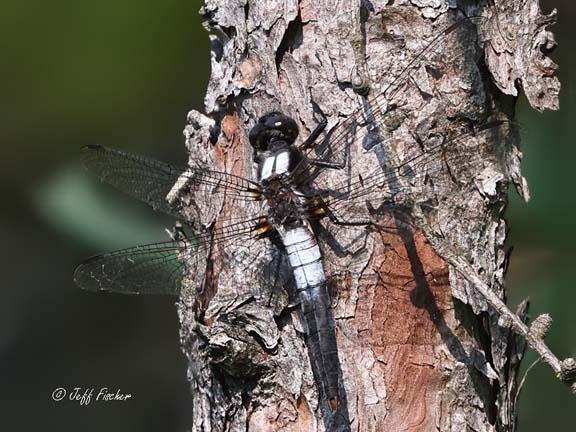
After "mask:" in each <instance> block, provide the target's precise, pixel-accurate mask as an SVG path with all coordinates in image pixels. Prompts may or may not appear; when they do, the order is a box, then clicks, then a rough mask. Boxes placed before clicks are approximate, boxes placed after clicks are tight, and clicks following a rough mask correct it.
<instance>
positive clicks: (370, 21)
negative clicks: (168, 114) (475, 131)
mask: <svg viewBox="0 0 576 432" xmlns="http://www.w3.org/2000/svg"><path fill="white" fill-rule="evenodd" d="M459 3H460V4H461V10H464V11H465V12H466V14H467V15H468V16H472V15H473V16H480V15H482V16H483V17H484V19H483V20H482V23H481V25H479V26H478V30H477V29H475V28H473V27H472V26H470V27H466V28H463V29H462V30H461V31H458V32H457V34H456V33H455V34H454V37H451V38H449V39H448V40H446V41H445V43H443V44H442V46H441V47H440V49H439V51H437V55H436V56H435V58H434V59H431V60H430V61H431V63H432V64H434V66H435V68H436V67H437V70H434V68H432V69H430V68H429V69H427V68H424V67H421V68H418V69H417V70H415V71H414V73H413V74H412V76H413V78H412V82H413V84H414V86H415V88H417V89H418V92H414V94H413V95H412V96H411V99H410V100H406V101H404V102H405V104H406V105H405V107H406V109H407V108H411V111H410V112H409V114H407V115H405V118H404V119H403V121H402V124H401V125H400V126H399V127H398V128H396V129H394V130H392V131H390V132H389V136H387V140H386V146H387V148H386V149H385V150H386V151H388V152H390V155H389V156H390V157H401V156H402V151H403V149H405V147H406V146H407V145H408V144H406V143H414V141H415V137H419V138H426V137H427V136H428V134H429V132H430V131H433V130H435V129H436V128H441V127H444V126H446V124H447V123H449V121H450V120H447V119H452V118H455V117H465V118H466V119H468V120H469V121H473V122H478V123H480V122H482V121H484V120H485V119H486V118H488V117H491V118H504V119H510V118H512V117H513V114H514V105H515V96H516V95H517V94H518V90H519V89H520V86H521V89H523V90H524V92H525V93H526V95H527V97H528V100H529V101H530V103H531V104H532V106H533V107H534V108H536V109H538V110H542V109H557V107H558V91H559V82H558V80H557V79H556V78H555V77H554V71H555V69H556V66H555V65H554V64H553V63H552V62H551V60H550V59H549V58H548V57H546V55H545V53H546V52H547V51H548V50H550V49H551V48H552V47H553V46H554V38H553V35H552V33H550V32H549V31H547V30H546V26H547V25H548V24H550V23H551V22H553V19H554V15H555V12H553V13H551V14H550V15H548V16H543V15H541V14H540V11H539V7H538V2H537V0H529V1H522V2H521V1H515V0H508V1H496V4H495V5H494V6H491V7H490V6H488V3H489V2H488V1H478V2H464V1H462V2H459ZM470 3H474V5H471V4H470ZM455 4H456V2H454V1H448V0H418V1H416V0H411V1H408V0H404V1H402V0H401V1H394V2H392V1H385V0H375V1H372V2H370V3H369V2H364V1H361V0H344V1H341V2H329V1H310V0H300V1H296V0H275V1H274V0H270V1H265V2H261V1H255V0H206V2H205V6H204V7H203V9H202V14H203V15H204V17H205V19H206V26H207V28H208V29H209V31H210V32H211V35H210V40H211V50H212V75H211V79H210V84H209V88H208V92H207V95H206V100H205V102H206V112H207V113H208V115H209V117H206V116H203V115H201V114H198V113H195V112H193V113H190V115H189V121H190V125H189V126H188V127H187V129H186V132H185V133H186V137H187V146H188V149H189V151H190V155H191V163H193V164H201V165H206V166H209V167H211V168H213V169H218V170H224V171H227V172H232V173H234V174H237V175H241V176H244V177H247V178H254V173H253V166H252V154H251V147H250V145H249V143H248V135H247V134H248V131H249V130H250V128H251V127H252V126H253V125H254V123H255V121H256V120H257V119H258V118H259V117H260V116H261V115H263V114H265V113H267V112H269V111H272V110H281V111H283V112H285V113H286V114H288V115H291V116H292V117H294V118H295V119H296V121H297V122H298V123H299V126H300V130H301V137H303V138H305V137H306V136H307V135H308V134H309V133H310V131H311V130H313V129H314V127H315V125H316V124H317V123H318V121H319V119H320V118H322V117H325V118H327V120H328V127H329V128H331V127H333V126H334V125H336V124H337V123H338V122H339V121H341V119H342V118H345V117H346V116H348V115H350V114H351V113H352V112H353V111H354V110H356V109H358V108H359V107H362V106H366V104H368V105H369V102H366V101H367V100H370V96H374V95H377V94H378V93H379V92H380V91H382V89H384V88H385V87H386V85H387V84H389V83H390V82H391V80H392V79H393V78H394V76H396V75H397V74H398V73H399V71H400V70H401V69H402V67H403V66H404V65H405V64H406V63H407V62H408V61H409V60H410V59H411V58H413V56H414V55H415V54H416V53H417V52H419V50H421V49H422V48H423V47H424V46H425V45H426V43H427V42H428V41H429V40H430V37H431V36H433V35H434V34H436V33H438V32H439V31H441V30H442V29H444V28H446V27H447V26H448V25H450V24H451V23H453V22H455V21H456V20H457V19H458V16H461V15H458V13H457V10H456V9H455V7H454V6H455ZM478 35H480V36H479V37H478ZM478 39H480V40H479V41H478V42H480V45H477V43H476V42H477V40H478ZM479 58H485V61H480V62H478V65H479V66H478V65H477V62H476V60H477V59H479ZM438 71H440V72H441V73H437V72H438ZM366 92H369V93H370V95H369V97H368V99H365V98H363V97H362V96H360V95H359V94H364V93H366ZM516 144H517V143H516V142H515V137H514V136H506V137H504V139H503V141H502V145H500V146H494V145H490V143H486V145H484V146H482V147H481V148H482V149H483V152H485V154H482V156H485V161H484V163H482V164H481V166H479V168H478V172H477V173H476V174H477V175H476V177H475V178H474V181H471V182H469V183H470V184H469V185H468V187H466V188H462V189H458V190H450V191H447V190H441V189H439V190H436V191H435V198H436V203H437V204H436V205H435V206H434V208H433V209H432V210H431V211H430V212H427V213H426V215H425V216H424V218H425V222H424V223H423V225H425V227H424V226H420V225H418V224H416V225H417V226H416V227H412V228H408V227H406V226H405V224H403V223H401V222H400V221H399V220H394V219H390V221H389V222H390V223H389V226H388V227H386V226H383V227H380V229H378V230H376V231H375V232H373V233H372V234H371V235H370V236H369V237H367V238H366V239H365V241H364V242H360V243H358V242H356V243H354V242H353V241H352V239H353V237H354V235H355V233H353V232H351V230H342V229H340V228H339V229H333V228H330V227H329V226H326V227H325V228H326V232H323V233H322V234H320V235H319V240H320V246H321V248H322V252H323V254H324V256H325V262H326V266H327V268H328V269H329V270H330V271H331V272H333V273H338V272H340V271H342V270H343V269H351V268H354V269H359V270H360V271H359V273H355V274H359V275H360V277H359V278H357V277H348V278H342V279H341V280H339V283H337V284H336V286H334V287H333V288H334V289H333V293H332V294H333V305H334V315H335V318H336V324H337V337H338V349H339V356H340V365H341V383H340V385H341V389H340V392H341V399H342V402H341V405H340V407H339V409H338V411H337V412H336V414H331V413H330V412H329V411H328V410H327V407H326V406H325V404H324V403H323V402H322V401H321V400H319V399H318V390H317V385H316V381H315V379H314V371H313V368H312V367H311V363H310V359H309V356H308V352H307V349H306V345H305V340H304V339H305V338H304V332H303V330H302V327H301V324H300V322H299V317H298V314H297V307H295V305H293V304H292V298H291V297H290V295H289V290H288V292H287V291H286V290H283V289H282V287H285V286H289V285H290V278H291V274H290V270H289V267H288V264H287V262H286V260H285V259H284V258H282V255H281V254H279V252H278V251H277V250H276V248H275V247H274V245H272V244H271V243H270V242H267V241H265V240H262V241H258V242H254V243H252V244H250V245H237V246H236V245H235V246H234V247H233V248H230V250H225V251H223V250H217V249H215V250H212V251H210V258H211V259H210V260H209V261H208V262H213V263H214V265H213V266H211V265H207V266H206V268H205V269H204V270H203V271H199V273H198V274H195V275H188V277H187V280H186V284H185V287H184V289H183V294H182V299H181V303H180V308H179V312H180V320H181V324H182V330H181V338H182V346H183V349H184V352H185V353H186V355H187V357H188V361H189V379H190V382H191V388H192V393H193V397H194V406H193V413H194V420H193V430H194V431H211V432H216V431H325V430H326V431H349V430H354V431H356V430H357V431H383V430H385V431H400V430H402V431H405V430H410V431H419V432H420V431H437V430H440V431H462V430H475V431H483V432H489V431H512V430H514V429H515V423H516V422H515V418H516V406H515V402H516V390H517V388H516V374H517V370H518V367H519V363H520V360H521V358H522V353H523V349H524V342H523V341H522V340H521V339H518V338H517V337H516V336H514V335H513V334H512V333H511V331H510V330H509V329H508V328H507V327H506V326H502V323H500V324H499V323H498V318H499V316H498V315H497V313H496V312H495V311H494V310H493V309H491V308H490V307H489V306H488V304H487V302H486V300H485V298H484V297H482V296H480V295H479V294H478V293H477V292H476V291H475V288H474V286H473V285H472V284H471V283H470V282H469V281H467V280H466V279H465V278H463V277H462V276H461V275H459V274H458V273H457V272H455V271H454V270H453V268H451V267H450V266H449V265H448V264H447V261H445V260H444V259H442V258H441V257H440V256H439V255H438V253H440V255H442V251H441V250H439V249H441V248H437V247H436V246H435V247H434V249H433V248H432V247H431V245H430V244H432V245H435V244H437V243H438V242H441V244H442V245H445V247H446V248H448V249H449V250H451V251H455V253H456V255H457V256H459V257H461V258H462V259H464V260H465V261H466V262H468V263H471V264H470V265H471V266H472V268H473V269H474V271H475V273H476V274H477V275H478V277H479V278H481V280H482V281H483V282H484V283H485V284H487V285H488V286H489V287H490V289H491V290H492V291H493V292H494V293H496V295H497V296H498V297H500V298H501V299H505V290H504V286H503V278H504V273H505V268H506V261H507V259H508V258H507V256H506V253H505V250H504V241H505V237H506V227H505V221H504V219H503V213H504V209H505V205H506V199H507V190H506V188H505V187H502V184H503V182H502V179H504V178H510V179H511V181H512V183H514V185H515V186H516V188H517V190H518V191H519V193H520V194H521V195H522V196H524V197H525V198H526V199H527V198H528V196H529V193H528V188H527V184H526V181H525V180H524V178H523V177H522V175H521V172H520V160H521V153H520V151H519V150H518V148H517V146H516ZM411 145H414V144H411ZM361 154H363V150H362V148H358V149H352V158H356V157H358V160H362V159H361V157H360V156H359V155H361ZM354 160H356V159H354ZM368 168H369V167H368V166H367V167H366V169H368ZM257 212H258V207H257V206H256V204H255V205H254V206H248V205H244V206H242V207H238V205H237V204H234V203H228V202H217V203H216V202H207V203H206V208H205V209H202V214H203V215H205V217H204V219H203V220H202V221H201V223H202V224H203V225H205V226H209V225H210V223H212V222H215V223H218V218H219V217H220V216H225V215H231V214H234V215H239V216H240V217H241V216H242V215H243V214H257ZM396 225H398V226H399V229H392V230H390V229H384V228H398V227H397V226H396ZM422 230H423V232H424V233H425V235H424V234H423V233H422ZM333 241H335V242H336V243H337V244H340V245H343V246H345V247H344V249H345V250H347V251H349V252H351V254H350V255H347V256H342V255H341V254H339V253H337V248H336V249H335V248H333V247H331V243H332V242H333ZM352 253H353V254H352ZM444 258H446V257H445V256H444ZM370 272H372V273H373V272H379V274H380V276H379V279H378V281H377V282H374V281H372V282H368V281H369V280H370V279H368V278H363V277H362V275H367V274H368V273H370ZM275 274H279V275H280V276H281V278H280V280H274V275H275ZM198 287H202V289H201V290H200V291H199V290H198ZM198 298H200V299H201V302H200V303H198V301H197V299H198Z"/></svg>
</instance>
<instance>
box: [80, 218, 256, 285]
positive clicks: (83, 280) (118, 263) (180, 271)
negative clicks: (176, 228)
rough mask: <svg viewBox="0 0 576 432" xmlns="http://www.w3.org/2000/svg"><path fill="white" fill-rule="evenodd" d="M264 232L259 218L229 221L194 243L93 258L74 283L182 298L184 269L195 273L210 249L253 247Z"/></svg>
mask: <svg viewBox="0 0 576 432" xmlns="http://www.w3.org/2000/svg"><path fill="white" fill-rule="evenodd" d="M261 232H262V225H261V224H259V221H258V219H253V220H243V221H239V220H238V219H229V220H227V221H225V222H223V225H221V226H219V227H216V228H213V229H209V230H205V231H203V232H200V233H195V234H194V238H193V239H190V240H180V241H168V242H162V243H155V244H149V245H143V246H136V247H132V248H128V249H122V250H119V251H115V252H110V253H106V254H103V255H98V256H95V257H92V258H89V259H88V260H86V261H84V262H83V263H81V264H80V265H79V266H78V267H77V268H76V270H75V271H74V282H76V284H77V285H78V286H79V287H80V288H82V289H86V290H89V291H112V292H117V293H122V294H165V295H178V294H179V292H180V285H181V282H182V278H183V276H184V274H185V273H184V270H185V269H186V271H187V273H188V274H195V273H196V272H197V270H198V264H199V263H200V262H206V260H207V259H208V254H207V250H208V248H210V247H221V248H224V250H225V249H226V248H227V247H230V246H232V245H234V244H236V243H241V244H244V245H246V244H250V242H251V241H254V240H256V239H258V236H259V235H260V234H261Z"/></svg>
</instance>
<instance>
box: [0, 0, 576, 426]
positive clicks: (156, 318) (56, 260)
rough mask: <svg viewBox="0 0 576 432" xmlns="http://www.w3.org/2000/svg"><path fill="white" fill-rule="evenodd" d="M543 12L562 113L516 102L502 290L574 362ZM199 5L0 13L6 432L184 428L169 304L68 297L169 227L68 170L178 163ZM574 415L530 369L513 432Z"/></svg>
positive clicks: (565, 128) (1, 406)
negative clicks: (117, 159) (89, 267)
mask: <svg viewBox="0 0 576 432" xmlns="http://www.w3.org/2000/svg"><path fill="white" fill-rule="evenodd" d="M542 3H543V9H544V11H546V12H548V11H549V10H550V9H551V8H552V7H558V8H559V23H558V25H556V26H555V27H554V28H553V31H554V32H555V33H556V35H557V40H558V42H559V44H560V48H559V49H558V50H557V51H556V53H555V54H554V58H555V59H556V61H557V62H558V63H559V64H560V66H561V68H560V71H559V76H560V79H561V81H562V93H561V110H560V111H559V112H552V113H544V114H538V113H535V112H534V111H533V110H532V109H531V108H530V107H529V106H528V105H527V103H526V101H525V100H524V99H523V98H522V99H521V101H520V104H519V111H518V120H519V121H520V122H521V123H522V124H523V128H524V132H523V135H524V137H523V143H522V148H523V151H524V155H525V159H524V174H525V176H526V177H527V178H528V180H529V183H530V187H531V191H532V200H531V201H530V203H529V204H527V205H526V204H524V203H522V202H521V201H520V200H519V199H518V197H517V196H516V195H515V194H514V193H511V197H512V201H511V206H510V209H509V212H508V219H509V224H510V227H511V230H512V231H511V236H510V240H511V244H513V245H514V246H515V253H514V254H513V258H512V262H511V267H510V271H509V275H508V276H509V277H508V287H509V293H510V303H511V304H516V303H518V301H519V300H520V299H522V298H525V297H527V296H530V298H531V299H532V301H533V308H532V313H533V315H534V316H535V315H536V314H538V313H541V312H549V313H551V314H552V316H553V317H554V318H555V322H554V325H553V328H552V331H551V333H550V335H549V337H548V339H547V340H548V342H549V344H550V346H551V347H552V349H553V350H554V351H555V352H556V353H557V354H558V355H559V356H560V357H566V356H570V355H572V356H573V355H575V354H576V337H575V336H574V334H573V331H572V330H573V329H574V328H575V325H576V316H575V314H574V310H573V308H574V305H575V304H576V289H575V288H576V287H575V286H574V285H575V284H574V278H573V276H572V271H573V269H574V268H576V266H575V265H574V263H575V261H576V252H575V251H574V247H573V245H574V243H575V239H576V228H575V226H574V224H573V221H574V213H575V210H576V199H575V194H574V191H573V187H574V184H575V182H574V180H573V177H572V176H573V175H574V171H575V170H574V162H575V161H576V150H575V148H574V146H573V145H572V142H573V138H572V129H571V127H570V123H571V122H572V123H573V121H572V119H573V118H574V114H575V111H574V110H575V108H576V107H575V104H574V92H575V89H574V83H573V76H574V74H576V70H575V67H576V65H575V59H576V56H575V55H574V51H573V45H574V39H575V38H576V32H575V30H574V25H573V23H574V21H575V9H576V7H575V6H574V5H573V2H570V1H567V0H545V1H543V2H542ZM199 7H200V1H199V0H196V1H189V0H188V1H184V0H165V1H163V2H152V1H142V0H140V1H135V0H124V1H123V2H115V1H110V0H101V1H99V2H77V1H72V0H60V1H54V2H40V1H35V2H23V1H16V0H9V1H4V2H3V5H2V12H1V13H0V56H1V57H0V88H1V91H0V94H1V97H0V137H1V138H0V139H1V141H0V142H1V145H0V160H1V161H2V166H1V170H0V175H1V176H2V181H1V182H0V189H1V193H2V204H1V207H0V211H1V216H0V217H1V222H0V232H1V237H0V238H1V241H2V247H1V249H0V257H1V262H2V268H1V281H2V283H1V285H2V286H1V291H0V292H1V295H2V297H1V300H0V388H1V390H0V391H1V393H0V425H1V426H0V427H1V428H2V430H21V431H31V430H36V429H40V428H42V429H43V430H61V431H67V430H71V431H72V430H81V431H84V432H89V431H97V430H110V431H120V430H121V431H126V432H128V431H139V432H142V431H182V430H185V428H186V426H188V425H189V424H190V416H191V413H190V412H189V411H188V410H189V406H190V397H189V396H188V389H187V384H186V369H185V360H184V358H183V357H182V355H181V353H180V350H179V345H178V344H179V340H178V322H177V316H176V313H175V307H174V306H173V303H174V300H170V299H166V298H158V297H155V298H146V297H123V296H110V295H109V296H106V295H93V294H90V293H85V292H81V291H80V290H79V289H77V288H76V287H75V286H74V285H73V283H72V279H71V273H72V270H73V268H74V264H75V263H77V262H78V261H80V260H81V259H82V258H85V257H87V256H88V255H90V254H93V253H95V252H103V251H108V250H113V249H117V248H122V247H126V246H130V245H135V244H142V243H146V242H151V241H156V240H159V239H161V238H165V237H164V235H163V227H168V226H170V224H171V221H170V220H165V219H162V218H161V217H159V216H158V215H155V214H154V213H153V212H151V211H148V209H146V208H145V207H144V206H142V205H140V204H137V203H133V202H132V200H129V199H124V198H123V197H122V196H121V195H119V194H116V193H114V192H112V191H111V190H108V189H104V188H101V187H100V186H99V185H97V184H95V183H94V182H92V181H90V180H91V179H90V178H89V177H88V176H87V175H85V173H84V172H83V170H82V169H80V167H79V166H78V164H77V160H78V154H79V149H80V147H81V146H83V145H86V144H105V145H108V146H112V147H122V148H125V149H127V150H131V151H135V152H138V153H142V154H147V155H150V156H153V157H157V158H159V159H163V160H167V161H172V162H174V163H179V164H184V163H185V162H186V155H185V150H184V145H183V137H182V134H181V131H182V129H183V128H184V126H185V115H186V113H187V111H188V110H190V109H193V108H194V109H199V110H202V106H203V102H202V97H203V94H204V92H205V88H206V84H207V81H208V76H209V52H208V35H207V33H206V32H205V31H204V29H203V28H202V26H201V22H200V19H199V17H198V15H197V11H198V9H199ZM535 358H536V357H535V355H534V354H532V353H531V354H530V355H529V358H528V360H529V361H527V362H526V364H525V367H526V365H528V364H529V363H530V362H531V361H532V360H534V359H535ZM58 387H63V388H66V389H71V388H74V387H81V388H82V389H86V388H92V387H94V388H95V391H96V392H98V390H99V389H100V387H109V388H110V390H111V391H115V390H116V389H118V388H119V389H120V390H121V391H122V392H124V393H130V394H132V399H130V400H129V401H126V402H110V403H95V402H92V403H91V404H89V405H88V406H81V405H80V404H79V403H77V402H71V401H67V400H65V401H62V402H59V403H57V402H53V401H52V398H51V393H52V391H53V390H55V389H56V388H58ZM93 397H95V395H94V396H93ZM575 402H576V398H575V397H574V396H571V395H570V393H569V391H568V389H567V388H566V387H565V386H563V385H562V384H560V383H559V382H558V381H557V380H556V379H555V378H554V377H553V375H552V373H551V371H550V369H549V368H548V367H545V366H541V365H539V366H537V367H536V368H535V369H533V371H532V372H531V373H530V375H529V377H528V380H527V383H526V385H525V387H524V393H523V395H522V398H521V405H520V428H519V430H520V431H521V432H531V431H541V430H543V429H546V428H547V429H551V428H552V429H553V430H574V426H573V425H574V418H573V414H574V412H573V411H572V410H571V409H570V408H572V409H574V407H576V404H575ZM570 425H572V426H570Z"/></svg>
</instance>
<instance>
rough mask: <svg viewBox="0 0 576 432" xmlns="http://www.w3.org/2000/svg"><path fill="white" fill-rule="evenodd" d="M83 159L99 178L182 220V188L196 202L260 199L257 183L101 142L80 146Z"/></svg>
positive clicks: (185, 217)
mask: <svg viewBox="0 0 576 432" xmlns="http://www.w3.org/2000/svg"><path fill="white" fill-rule="evenodd" d="M83 161H84V164H85V165H86V167H87V168H88V169H89V170H90V171H91V172H93V173H94V174H95V175H96V176H97V177H98V178H99V179H100V180H101V181H103V182H105V183H108V184H110V185H112V186H114V187H116V188H118V189H120V190H121V191H123V192H125V193H127V194H128V195H131V196H133V197H135V198H138V199H139V200H141V201H143V202H145V203H147V204H149V205H150V206H152V207H153V208H154V209H156V210H159V211H162V212H164V213H167V214H170V215H173V216H175V217H178V218H181V219H184V220H188V219H189V217H188V216H186V215H185V214H183V213H182V212H181V210H182V207H183V206H184V203H183V202H182V201H181V196H182V194H183V192H186V196H187V197H188V198H191V199H192V200H194V201H198V202H200V201H205V200H221V199H224V198H226V199H231V200H243V201H254V200H258V199H260V187H259V186H258V184H257V183H255V182H252V181H250V180H248V179H244V178H242V177H238V176H234V175H232V174H228V173H224V172H218V171H211V170H205V169H200V168H174V167H172V166H170V165H168V164H166V163H163V162H159V161H156V160H152V159H147V158H143V157H140V156H136V155H132V154H129V153H125V152H122V151H120V150H114V149H110V148H106V147H102V146H87V147H84V149H83ZM186 205H189V203H186ZM189 222H195V221H189Z"/></svg>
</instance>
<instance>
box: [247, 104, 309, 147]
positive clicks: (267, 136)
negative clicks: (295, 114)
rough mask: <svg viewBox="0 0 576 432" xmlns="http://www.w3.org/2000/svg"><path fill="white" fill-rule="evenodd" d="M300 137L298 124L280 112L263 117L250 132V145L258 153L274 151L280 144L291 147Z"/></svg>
mask: <svg viewBox="0 0 576 432" xmlns="http://www.w3.org/2000/svg"><path fill="white" fill-rule="evenodd" d="M297 137H298V125H296V122H295V121H294V120H293V119H292V118H290V117H288V116H286V115H284V114H282V113H281V112H278V111H273V112H270V113H268V114H266V115H263V116H262V117H260V119H259V120H258V123H256V125H255V126H254V127H253V128H252V129H251V130H250V135H249V139H250V144H251V145H252V147H254V149H255V150H256V151H259V152H260V151H267V150H272V147H277V146H278V144H281V143H284V145H286V146H290V145H292V144H293V143H294V141H295V140H296V138H297Z"/></svg>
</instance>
